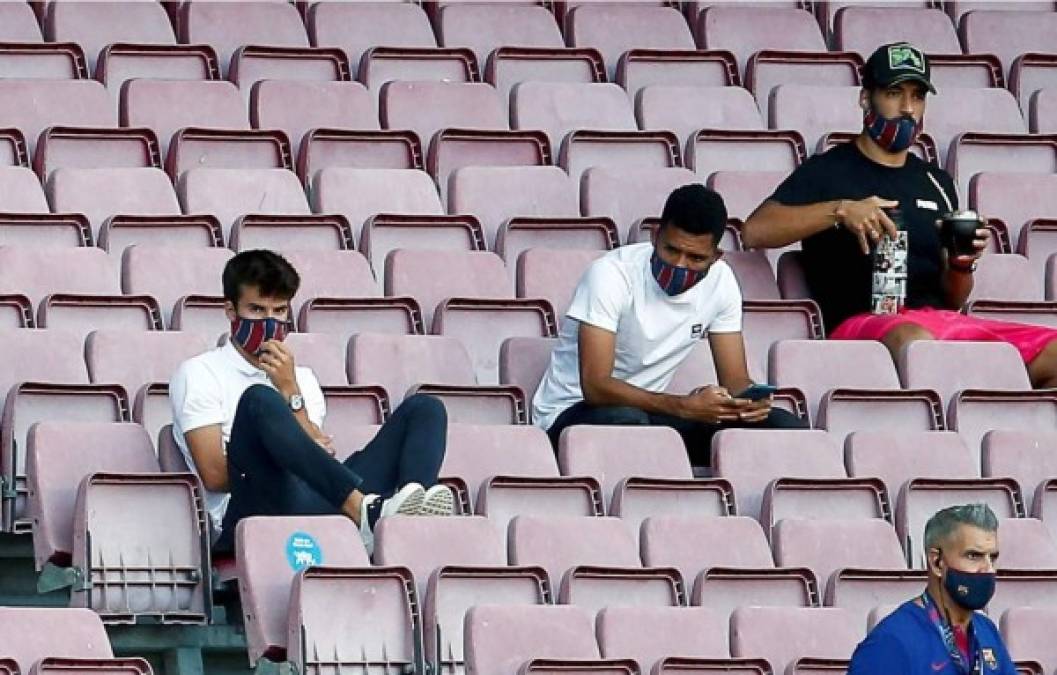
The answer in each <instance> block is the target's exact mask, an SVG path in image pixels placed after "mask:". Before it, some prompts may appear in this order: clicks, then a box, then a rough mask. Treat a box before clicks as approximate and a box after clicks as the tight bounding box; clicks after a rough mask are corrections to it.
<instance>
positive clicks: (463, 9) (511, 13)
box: [437, 3, 565, 70]
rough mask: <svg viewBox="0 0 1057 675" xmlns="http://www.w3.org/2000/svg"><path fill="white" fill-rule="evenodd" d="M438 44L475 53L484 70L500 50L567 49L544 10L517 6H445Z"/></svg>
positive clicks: (438, 29) (439, 28) (552, 18)
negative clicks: (501, 48) (510, 48)
mask: <svg viewBox="0 0 1057 675" xmlns="http://www.w3.org/2000/svg"><path fill="white" fill-rule="evenodd" d="M437 40H438V42H439V43H440V44H441V45H443V46H445V47H469V48H470V49H473V51H474V53H475V54H476V55H477V62H478V64H480V66H481V68H482V70H483V69H484V67H485V64H486V63H487V62H488V57H489V56H490V55H491V54H492V52H493V51H495V50H496V49H497V48H499V47H530V48H531V47H546V48H557V49H561V48H563V47H564V46H565V42H564V41H563V40H562V34H561V32H560V31H559V30H558V25H557V23H555V21H554V15H553V14H551V13H550V12H549V11H546V8H545V7H540V6H532V5H527V4H525V5H521V4H514V3H499V4H494V5H485V4H479V5H478V4H461V3H455V4H448V5H445V6H444V7H441V8H440V11H439V12H438V14H437Z"/></svg>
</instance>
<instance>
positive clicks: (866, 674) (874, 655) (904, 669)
mask: <svg viewBox="0 0 1057 675" xmlns="http://www.w3.org/2000/svg"><path fill="white" fill-rule="evenodd" d="M908 661H909V659H908V658H907V653H906V649H904V647H903V645H902V644H901V643H900V642H899V641H898V640H896V639H895V638H893V637H892V636H891V635H883V634H882V635H879V634H877V633H876V632H874V633H871V634H870V635H868V636H866V639H865V640H863V641H862V642H860V643H859V646H858V647H856V649H855V653H854V654H852V657H851V664H850V665H849V666H848V675H891V674H892V673H910V672H914V671H913V670H912V669H911V667H910V664H909V662H908Z"/></svg>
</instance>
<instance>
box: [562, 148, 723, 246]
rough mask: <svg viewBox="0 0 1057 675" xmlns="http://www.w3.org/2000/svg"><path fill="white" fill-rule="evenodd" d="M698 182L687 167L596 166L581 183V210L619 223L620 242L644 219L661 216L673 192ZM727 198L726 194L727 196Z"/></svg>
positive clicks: (589, 170) (584, 175) (588, 214)
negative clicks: (617, 167)
mask: <svg viewBox="0 0 1057 675" xmlns="http://www.w3.org/2000/svg"><path fill="white" fill-rule="evenodd" d="M696 182H698V179H697V177H696V176H695V175H694V174H693V173H692V172H690V171H687V170H686V169H683V168H670V169H625V168H619V169H615V168H608V167H604V166H596V167H592V168H590V169H588V170H587V171H585V172H584V174H583V177H582V178H581V181H580V209H581V211H582V212H583V214H584V215H587V216H608V217H610V218H612V219H613V220H614V222H616V224H617V228H618V229H619V232H620V240H621V241H628V234H629V232H631V231H632V230H633V229H634V228H635V227H636V226H637V225H638V223H639V221H640V220H641V219H642V218H650V217H658V216H660V215H661V211H662V210H663V208H664V202H665V200H666V199H667V198H668V195H669V194H671V192H672V191H673V190H675V189H676V188H678V187H682V186H683V185H688V184H690V183H696ZM724 198H726V195H724Z"/></svg>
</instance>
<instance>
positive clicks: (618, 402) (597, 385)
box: [583, 377, 686, 417]
mask: <svg viewBox="0 0 1057 675" xmlns="http://www.w3.org/2000/svg"><path fill="white" fill-rule="evenodd" d="M583 393H584V401H585V402H586V403H587V404H588V405H592V406H598V407H603V406H605V407H610V406H628V407H631V408H638V409H639V410H644V411H645V412H648V413H653V414H658V415H673V416H675V417H685V415H686V413H685V411H684V410H683V402H684V401H685V397H684V396H679V395H676V394H666V393H655V392H652V391H646V390H645V389H641V388H639V387H636V386H635V385H633V384H628V383H627V382H624V381H622V380H618V379H616V378H615V377H603V378H598V380H597V381H595V382H593V383H591V384H585V386H584V387H583Z"/></svg>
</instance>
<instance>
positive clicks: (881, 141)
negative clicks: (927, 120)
mask: <svg viewBox="0 0 1057 675" xmlns="http://www.w3.org/2000/svg"><path fill="white" fill-rule="evenodd" d="M862 123H863V127H864V128H865V129H866V133H867V134H869V135H870V138H872V139H873V140H874V142H875V143H877V145H879V146H881V147H882V148H884V149H885V150H887V151H888V152H903V151H904V150H906V149H907V148H909V147H910V146H911V145H913V144H914V141H916V140H917V137H918V135H919V134H920V133H921V126H922V125H921V122H917V121H915V120H914V118H913V117H911V116H910V115H900V116H899V117H892V118H889V117H882V116H881V115H880V114H879V113H878V112H877V110H875V109H873V108H871V109H870V110H868V111H867V112H866V113H865V114H864V115H863V120H862Z"/></svg>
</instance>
